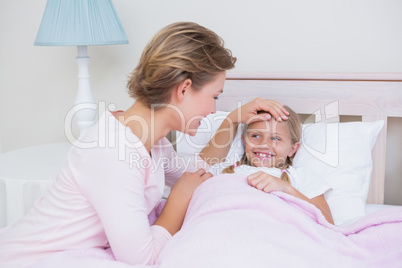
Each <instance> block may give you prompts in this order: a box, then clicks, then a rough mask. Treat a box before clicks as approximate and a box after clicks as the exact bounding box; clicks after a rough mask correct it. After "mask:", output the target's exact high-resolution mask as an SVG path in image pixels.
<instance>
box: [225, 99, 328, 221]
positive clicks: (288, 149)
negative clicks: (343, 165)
mask: <svg viewBox="0 0 402 268" xmlns="http://www.w3.org/2000/svg"><path fill="white" fill-rule="evenodd" d="M285 109H286V110H287V111H288V112H289V116H288V118H289V119H288V120H286V121H276V120H274V119H271V120H269V121H258V122H254V123H251V124H246V125H245V128H244V132H243V136H242V139H243V142H244V144H245V153H244V155H243V156H242V158H241V159H240V161H238V162H236V163H235V164H234V165H232V166H229V167H227V168H225V169H224V170H223V171H222V173H241V174H245V175H248V177H247V180H248V183H249V184H250V185H251V186H253V187H255V188H257V189H259V190H262V191H264V192H267V193H269V192H271V191H282V192H285V193H288V194H290V195H293V196H295V197H298V198H300V199H303V200H306V201H307V202H310V203H312V204H314V205H315V206H316V207H317V208H319V209H320V210H321V212H322V213H323V214H324V216H325V218H326V219H327V220H328V222H330V223H332V224H333V219H332V215H331V211H330V209H329V206H328V204H327V202H326V200H325V198H324V193H325V192H327V191H328V190H329V189H330V187H329V186H328V185H327V184H326V183H325V182H324V181H323V180H315V181H312V180H311V179H309V178H304V177H303V176H301V175H300V174H298V173H297V172H296V170H295V169H294V168H293V167H292V162H293V158H294V156H295V154H296V152H297V150H298V149H299V147H300V143H299V140H300V136H301V122H300V119H299V116H298V115H297V114H296V113H295V112H294V111H293V110H292V109H290V108H289V107H287V106H285Z"/></svg>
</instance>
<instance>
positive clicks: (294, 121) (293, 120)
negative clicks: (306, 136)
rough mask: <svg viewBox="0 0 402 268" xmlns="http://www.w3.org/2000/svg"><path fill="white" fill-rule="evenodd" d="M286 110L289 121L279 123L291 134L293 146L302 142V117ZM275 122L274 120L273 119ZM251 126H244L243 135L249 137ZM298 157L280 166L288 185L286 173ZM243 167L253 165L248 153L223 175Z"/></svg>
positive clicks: (288, 158)
mask: <svg viewBox="0 0 402 268" xmlns="http://www.w3.org/2000/svg"><path fill="white" fill-rule="evenodd" d="M284 107H285V109H286V110H287V111H288V112H289V116H288V120H285V121H280V122H278V123H279V124H283V125H284V126H285V128H286V130H287V132H288V134H289V137H290V140H291V142H292V144H295V143H296V142H298V141H300V137H301V131H302V129H301V121H300V117H299V115H298V114H297V113H295V112H294V111H293V110H292V109H290V108H289V107H288V106H284ZM271 120H274V119H271ZM248 127H249V125H248V124H246V125H244V130H243V135H244V136H246V135H247V129H248ZM295 155H296V153H294V154H293V155H292V156H291V157H287V158H286V161H285V163H282V164H281V165H280V167H279V168H280V169H281V170H282V171H283V172H282V174H281V177H280V179H281V180H283V181H286V182H288V183H290V179H289V176H288V174H287V172H284V171H285V170H286V169H287V168H288V167H289V166H291V165H292V163H293V158H294V156H295ZM241 165H249V166H250V165H251V164H250V162H249V160H248V159H247V155H246V153H244V154H243V156H242V158H241V159H240V161H237V162H236V164H235V165H231V166H229V167H227V168H225V169H224V170H223V171H222V173H234V169H235V166H241Z"/></svg>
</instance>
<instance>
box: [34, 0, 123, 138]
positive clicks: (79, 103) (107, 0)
mask: <svg viewBox="0 0 402 268" xmlns="http://www.w3.org/2000/svg"><path fill="white" fill-rule="evenodd" d="M127 43H128V40H127V36H126V33H125V32H124V29H123V27H122V25H121V22H120V20H119V18H118V16H117V14H116V10H115V9H114V7H113V4H112V1H111V0H48V1H47V3H46V8H45V11H44V14H43V17H42V22H41V24H40V28H39V31H38V34H37V36H36V39H35V42H34V45H36V46H77V54H78V55H77V58H76V60H77V64H78V92H77V96H76V100H75V105H74V109H75V110H74V114H75V118H76V122H77V125H78V127H79V129H80V136H82V135H83V134H84V133H85V131H86V130H87V129H88V128H89V127H90V126H92V125H93V124H94V123H95V117H96V110H97V105H96V103H95V100H94V97H93V95H92V92H91V87H90V83H89V71H88V65H89V57H88V50H87V46H91V45H117V44H127Z"/></svg>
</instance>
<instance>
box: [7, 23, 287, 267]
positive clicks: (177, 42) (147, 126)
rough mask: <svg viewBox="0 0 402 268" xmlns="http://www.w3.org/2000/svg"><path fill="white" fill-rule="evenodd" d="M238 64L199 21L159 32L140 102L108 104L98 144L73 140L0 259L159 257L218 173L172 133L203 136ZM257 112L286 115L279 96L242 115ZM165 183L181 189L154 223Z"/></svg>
mask: <svg viewBox="0 0 402 268" xmlns="http://www.w3.org/2000/svg"><path fill="white" fill-rule="evenodd" d="M235 61H236V59H235V58H234V57H232V54H231V52H230V51H229V50H227V49H226V48H224V46H223V41H222V39H221V38H220V37H219V36H217V35H216V34H215V33H214V32H212V31H210V30H208V29H206V28H204V27H202V26H200V25H198V24H196V23H191V22H179V23H174V24H171V25H168V26H167V27H165V28H163V29H162V30H161V31H160V32H158V33H157V34H156V35H155V37H154V38H153V39H152V40H151V41H150V42H149V43H148V45H147V46H146V48H145V50H144V52H143V53H142V55H141V58H140V61H139V64H138V66H137V67H136V68H135V70H134V72H133V73H132V75H131V77H130V80H129V82H128V88H129V92H130V95H131V96H132V97H134V98H135V99H136V101H135V102H134V104H133V105H132V106H131V107H130V108H128V109H127V110H126V111H122V112H109V111H106V112H105V114H104V115H103V117H101V118H100V120H99V122H98V124H96V125H95V126H93V127H92V128H91V129H90V130H88V132H87V133H86V134H85V136H84V137H83V139H82V140H81V141H82V142H83V143H84V144H96V147H95V148H91V149H88V148H78V147H74V148H73V149H72V150H71V152H70V153H69V155H68V160H67V163H66V164H65V166H64V167H63V168H62V169H61V171H60V173H59V175H58V176H57V177H56V179H55V181H54V184H53V185H52V186H51V187H50V189H49V190H48V192H47V194H46V195H45V196H44V197H43V198H41V199H40V200H38V202H37V203H36V204H35V207H34V208H33V209H32V210H31V211H30V212H29V213H28V214H27V215H26V216H25V217H24V218H22V219H21V220H19V221H18V222H16V223H15V224H13V225H11V226H9V227H6V228H5V229H3V230H1V231H0V263H1V265H0V266H1V267H8V268H13V267H18V268H23V267H28V266H30V265H31V264H33V263H37V262H38V261H40V260H42V259H44V258H46V257H48V256H49V255H51V254H53V253H57V252H60V251H65V250H82V249H90V248H98V249H105V248H109V247H110V248H111V250H112V251H113V253H114V256H115V258H116V259H117V260H118V261H122V262H125V263H128V264H153V263H154V262H155V260H156V258H157V257H158V254H159V252H160V251H161V249H162V248H163V246H164V245H165V243H166V242H167V241H168V240H169V239H170V238H171V237H172V235H174V234H175V233H176V232H177V231H178V230H179V229H180V228H181V225H182V223H183V219H184V215H185V213H186V210H187V207H188V204H189V201H190V199H191V196H192V193H193V191H194V190H195V189H196V187H198V186H199V185H200V184H201V183H202V182H203V181H204V180H206V179H208V178H210V177H211V176H212V175H211V174H210V173H206V172H205V170H203V169H198V168H199V167H197V168H196V167H194V166H189V167H185V166H182V165H180V164H181V163H182V162H181V161H176V162H175V160H177V155H176V153H175V152H174V150H173V148H172V145H171V144H170V143H169V142H168V140H167V139H166V138H165V136H166V135H167V134H168V133H169V132H170V131H173V130H179V131H182V132H184V133H187V134H189V135H194V134H195V133H196V131H197V128H198V126H199V122H200V120H201V119H202V118H203V117H205V116H207V115H208V114H210V113H214V112H215V111H216V106H215V101H216V99H217V98H218V96H219V95H220V94H221V93H222V91H223V85H224V81H225V77H226V70H229V69H232V68H233V67H234V63H235ZM257 110H265V111H267V112H270V113H271V114H272V115H273V116H275V117H277V118H279V117H281V116H282V117H285V116H286V115H285V114H286V113H285V112H286V111H285V110H284V109H282V106H281V105H280V104H279V103H277V102H273V101H266V100H257V101H253V102H250V103H249V104H247V109H246V111H247V112H248V113H247V114H244V116H243V117H244V118H245V119H247V118H248V116H250V115H252V114H255V113H256V111H257ZM186 171H188V172H186ZM165 181H166V182H167V183H168V184H169V185H173V184H174V186H173V188H172V190H171V193H170V195H169V197H168V199H167V202H166V205H165V206H164V209H163V210H162V212H161V213H160V215H159V217H158V218H157V219H156V221H155V222H154V223H153V224H152V225H150V223H149V221H148V215H149V214H150V212H151V211H152V210H153V209H154V208H155V207H156V206H157V205H158V203H159V201H160V200H161V198H162V194H163V189H164V185H165Z"/></svg>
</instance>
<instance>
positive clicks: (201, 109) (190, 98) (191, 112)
mask: <svg viewBox="0 0 402 268" xmlns="http://www.w3.org/2000/svg"><path fill="white" fill-rule="evenodd" d="M225 79H226V72H225V71H222V72H220V73H219V74H217V75H216V76H215V78H214V79H213V80H212V81H211V82H209V83H208V84H206V85H205V86H203V87H202V88H201V89H200V90H194V89H191V91H190V92H189V94H188V95H187V96H186V100H185V102H184V103H183V105H182V107H181V110H182V112H183V115H184V117H185V124H186V126H185V133H187V134H189V135H191V136H194V135H195V134H196V133H197V129H198V127H199V126H200V124H201V120H202V119H203V118H204V117H206V116H207V115H209V114H211V113H215V112H216V100H217V99H218V96H219V95H220V94H221V93H222V92H223V86H224V83H225Z"/></svg>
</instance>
